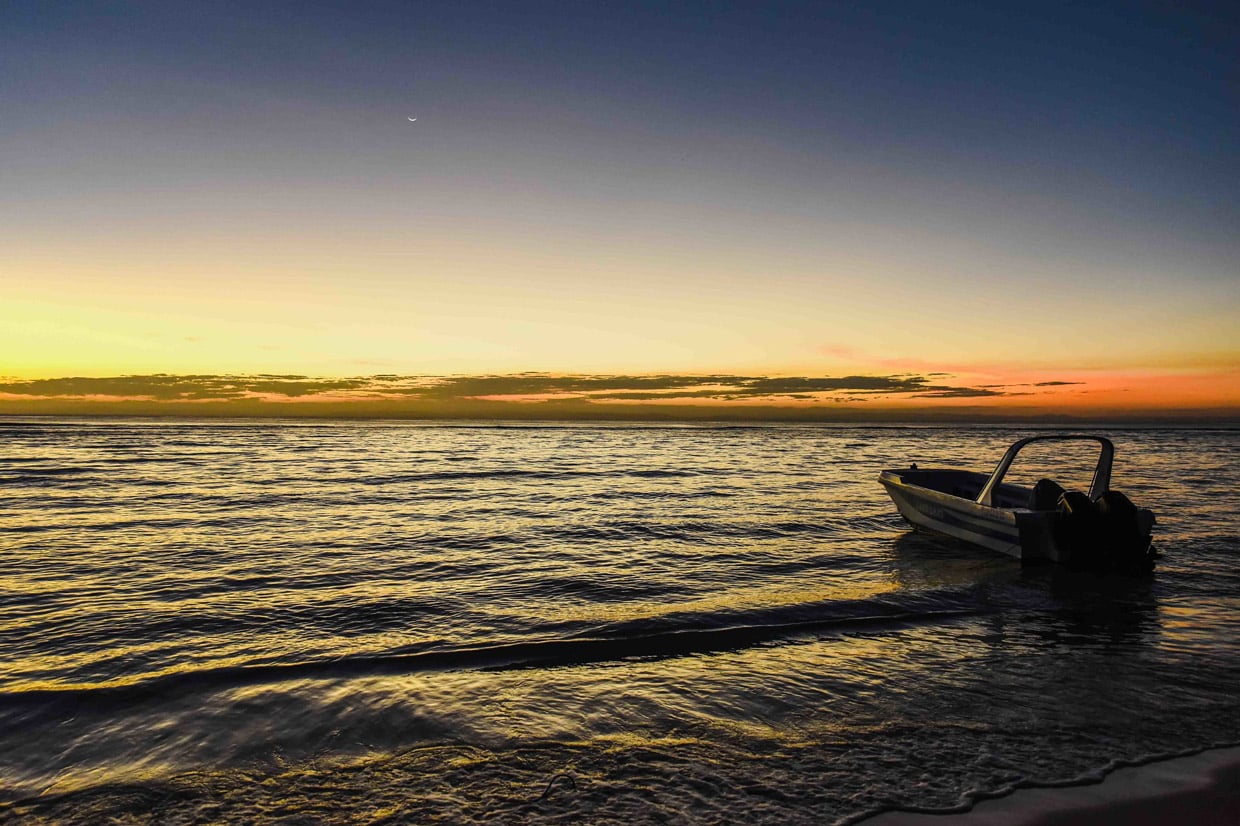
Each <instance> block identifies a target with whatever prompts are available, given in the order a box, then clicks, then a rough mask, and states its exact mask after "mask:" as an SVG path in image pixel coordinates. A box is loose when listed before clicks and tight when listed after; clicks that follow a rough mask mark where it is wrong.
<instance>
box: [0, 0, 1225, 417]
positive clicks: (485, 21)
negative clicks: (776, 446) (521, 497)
mask: <svg viewBox="0 0 1240 826" xmlns="http://www.w3.org/2000/svg"><path fill="white" fill-rule="evenodd" d="M1225 5H1226V4H1214V3H1210V4H1200V5H1197V4H1193V3H1148V4H1145V3H1085V4H1071V5H1068V4H1053V3H1044V2H1038V3H1028V4H1008V3H990V2H987V3H975V4H974V3H951V4H944V3H937V2H935V3H908V2H902V3H887V2H867V3H838V4H837V3H829V2H814V3H790V2H778V0H765V1H764V2H750V3H726V2H713V3H706V2H701V3H697V2H666V3H626V2H585V1H584V0H579V1H578V2H518V1H517V0H513V1H512V2H496V3H492V2H469V0H454V2H446V3H440V2H338V3H328V2H288V3H279V2H270V3H250V2H235V3H234V2H206V1H205V0H197V1H196V2H175V1H172V0H159V2H116V3H111V2H89V3H75V2H58V3H47V2H25V1H24V0H15V2H8V3H5V4H3V5H2V6H0V413H12V412H23V411H27V410H29V411H32V412H56V411H57V410H61V409H64V410H68V411H70V412H73V411H81V410H85V409H86V408H84V407H82V404H83V403H85V402H86V401H91V400H93V401H91V403H92V404H96V403H100V402H106V401H108V400H111V399H131V400H133V399H137V400H148V401H149V402H150V403H151V404H169V403H189V402H194V401H196V400H197V401H202V400H211V399H215V400H224V401H227V400H234V401H235V400H237V399H242V400H244V399H249V400H251V401H253V402H255V403H257V402H258V401H259V400H262V402H263V403H268V402H271V401H279V400H285V401H300V402H303V403H304V402H306V401H308V400H313V399H314V398H316V397H317V396H316V394H322V393H326V394H327V395H326V396H324V397H323V398H324V399H327V398H330V399H331V400H332V403H333V404H337V405H342V404H347V403H348V402H349V401H358V402H359V403H363V402H364V400H365V399H371V400H374V399H379V398H403V399H409V398H411V397H416V398H431V397H438V396H436V394H439V396H443V395H444V394H446V393H447V392H448V390H449V389H450V390H452V392H455V393H458V397H459V398H467V399H480V400H490V401H503V400H506V399H507V400H520V401H522V402H525V403H529V404H535V403H539V402H541V401H543V400H545V399H552V401H564V400H567V399H576V400H577V401H578V402H588V403H590V404H593V405H596V406H597V405H606V404H618V403H625V404H631V403H643V404H644V403H649V402H651V401H653V402H656V403H658V402H661V401H668V402H669V403H670V401H671V400H673V399H679V402H677V403H686V404H689V403H693V404H733V405H745V404H750V405H793V406H796V405H806V404H819V405H826V406H831V405H836V406H840V405H843V406H850V405H870V406H875V405H884V404H890V405H896V406H900V405H903V406H906V407H926V408H934V407H938V406H953V405H954V406H958V407H959V406H962V405H965V406H969V407H970V409H971V408H972V407H975V406H982V407H987V406H999V407H1005V406H1006V407H1007V408H1010V409H1013V410H1015V409H1020V410H1025V411H1033V412H1036V411H1039V410H1044V411H1047V412H1064V411H1068V412H1073V411H1077V412H1080V411H1085V412H1088V411H1094V412H1101V413H1110V412H1117V411H1120V412H1122V411H1164V412H1169V413H1174V412H1177V411H1186V410H1192V411H1216V412H1217V411H1222V412H1224V413H1229V414H1240V70H1238V56H1240V13H1238V12H1236V11H1235V10H1234V7H1233V10H1231V11H1222V9H1224V7H1225ZM410 118H416V121H411V120H410ZM518 373H535V374H539V375H540V376H541V378H538V380H537V381H535V382H534V385H530V384H529V383H528V382H527V383H526V384H521V382H520V381H518V380H517V378H516V377H514V376H513V375H512V374H518ZM154 374H163V375H164V376H165V378H150V377H151V376H153V375H154ZM168 376H172V377H186V376H190V377H194V378H192V379H176V380H175V381H173V383H172V384H169V381H170V380H169V379H168V378H167V377H168ZM261 376H266V377H267V378H266V379H263V378H255V377H261ZM359 376H361V377H368V378H367V379H365V380H362V379H355V378H354V377H359ZM121 377H148V378H146V379H141V378H130V379H126V380H122V378H121ZM272 377H284V378H283V379H280V380H283V381H285V385H281V387H282V388H283V389H280V388H276V389H272V386H270V382H271V381H275V380H277V379H273V378H272ZM288 377H306V378H288ZM384 377H387V378H384ZM423 377H441V378H439V379H425V378H423ZM445 377H447V378H445ZM487 377H490V378H489V379H487ZM587 377H593V379H592V380H593V381H594V382H595V383H594V384H590V383H589V381H587V380H586V379H587ZM609 377H610V378H609ZM626 377H627V378H626ZM643 377H644V378H643ZM651 377H658V379H657V380H655V379H653V378H651ZM70 378H73V379H76V380H77V383H76V384H75V383H73V382H68V381H65V380H67V379H70ZM340 379H352V380H354V381H355V382H356V383H354V384H335V385H332V384H330V381H328V380H340ZM484 379H486V380H490V381H491V382H492V384H489V385H488V384H487V383H486V380H484ZM622 379H624V380H622ZM793 379H799V380H801V381H802V382H806V383H802V384H796V383H795V381H791V382H790V380H793ZM49 380H58V381H59V382H60V383H57V382H56V381H49ZM643 380H644V381H646V384H645V385H643V384H642V381H643ZM777 380H779V381H777ZM92 381H93V382H94V383H92ZM126 381H127V382H128V383H125V382H126ZM324 381H328V383H327V384H324V383H323V382H324ZM764 381H766V382H772V383H769V384H763V383H762V382H764ZM781 381H782V383H780V382H781ZM178 382H179V383H178ZM264 382H267V384H264ZM289 382H292V384H289ZM316 382H317V384H316ZM471 382H472V383H471ZM814 382H817V384H815V383H814ZM866 382H870V383H869V384H867V383H866ZM883 382H887V383H886V384H884V383H883ZM901 382H904V383H903V384H901ZM910 382H911V383H910ZM299 383H300V384H299ZM294 385H296V387H294ZM169 387H179V388H181V389H182V390H183V391H184V392H181V391H176V392H173V393H171V394H169V392H168V388H169ZM290 387H294V390H293V392H291V393H290V392H289V388H290ZM436 387H437V388H439V389H438V390H434V392H430V394H429V395H428V392H429V391H428V390H427V388H436ZM186 388H188V389H186ZM204 388H206V389H205V390H204ZM221 388H222V389H221ZM299 388H300V389H299ZM419 388H420V389H419ZM301 390H305V391H306V392H300V391H301ZM492 391H494V392H492ZM626 392H627V393H629V394H630V395H628V396H623V393H626ZM633 393H637V394H641V393H645V394H646V395H644V396H634V395H631V394H633ZM204 394H205V395H204ZM212 394H215V395H212ZM238 394H240V396H238ZM617 394H620V395H621V396H622V397H620V398H614V396H616V395H617ZM651 394H654V395H653V396H652V395H651ZM594 397H597V398H594ZM604 397H606V398H604ZM75 400H76V401H75ZM60 401H65V402H66V403H68V402H73V404H76V405H77V407H74V406H73V404H68V406H67V407H66V406H63V405H62V407H59V408H58V407H57V406H56V403H59V402H60ZM35 403H37V405H35ZM32 405H34V406H32ZM295 406H296V405H289V407H295ZM97 409H98V405H97V404H96V407H92V408H90V410H91V411H96V412H97ZM236 409H238V410H242V408H240V407H238V408H236ZM243 412H244V411H243ZM389 412H390V411H389Z"/></svg>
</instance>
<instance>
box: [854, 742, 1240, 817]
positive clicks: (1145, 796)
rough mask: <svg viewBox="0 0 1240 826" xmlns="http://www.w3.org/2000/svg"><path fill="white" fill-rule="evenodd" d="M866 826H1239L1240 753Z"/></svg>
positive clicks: (1205, 755) (1162, 764)
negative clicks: (958, 810) (1186, 825)
mask: <svg viewBox="0 0 1240 826" xmlns="http://www.w3.org/2000/svg"><path fill="white" fill-rule="evenodd" d="M862 822H863V823H864V824H865V826H982V824H1001V826H1085V825H1086V824H1089V825H1090V826H1107V824H1126V826H1163V825H1164V824H1184V823H1191V824H1194V826H1215V824H1218V825H1219V826H1223V825H1224V824H1226V826H1234V824H1237V823H1240V748H1227V749H1214V750H1211V751H1206V752H1202V753H1201V754H1196V755H1193V756H1191V757H1180V758H1175V759H1172V760H1164V761H1159V762H1156V763H1149V764H1147V765H1144V766H1136V767H1132V768H1122V769H1117V770H1116V771H1114V772H1112V773H1111V774H1109V775H1107V777H1106V778H1105V780H1103V782H1101V783H1094V784H1090V785H1084V786H1068V787H1058V788H1041V789H1039V788H1031V789H1019V790H1017V791H1016V792H1014V793H1012V794H1010V795H1008V796H1006V797H1002V798H997V799H994V800H983V801H981V802H979V803H977V804H976V805H975V806H974V807H973V809H972V810H971V811H969V812H964V813H960V814H913V813H907V812H887V813H885V814H881V815H878V816H876V817H873V818H868V819H866V820H864V821H862Z"/></svg>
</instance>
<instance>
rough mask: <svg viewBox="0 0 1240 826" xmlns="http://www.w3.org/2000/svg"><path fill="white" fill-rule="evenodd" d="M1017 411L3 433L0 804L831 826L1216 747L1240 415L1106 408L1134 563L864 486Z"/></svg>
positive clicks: (62, 424) (13, 810)
mask: <svg viewBox="0 0 1240 826" xmlns="http://www.w3.org/2000/svg"><path fill="white" fill-rule="evenodd" d="M1029 432H1030V431H1028V430H1021V429H1016V428H1001V427H973V428H925V427H856V428H854V427H808V426H772V427H713V426H684V427H650V426H632V425H579V426H571V425H547V426H496V425H485V424H479V425H476V426H471V425H437V424H425V423H420V424H404V423H378V424H376V423H365V424H358V423H339V424H336V423H328V424H298V423H246V422H207V423H202V422H160V421H151V422H148V421H71V420H59V421H51V420H43V421H36V422H31V421H18V420H8V421H0V437H2V438H3V451H2V452H0V651H2V652H3V654H0V819H6V818H13V819H25V818H32V819H36V818H40V817H46V818H51V819H64V820H75V819H80V820H86V821H90V820H97V819H104V818H107V817H112V816H117V815H119V814H124V815H126V816H129V817H133V818H136V819H139V820H141V819H144V818H149V819H151V820H161V819H164V818H167V817H173V816H175V817H178V818H181V819H189V820H193V819H201V820H224V821H233V822H240V821H244V820H252V819H255V818H278V817H284V816H289V815H298V816H303V817H308V818H310V819H314V818H330V819H333V820H342V821H358V822H369V821H372V820H375V819H377V818H389V819H391V820H394V821H402V820H406V821H411V822H413V821H424V820H429V819H432V818H434V817H440V818H444V819H447V820H449V821H452V822H469V821H474V820H478V821H511V820H529V819H538V820H546V821H556V822H566V823H567V822H577V821H580V820H594V821H607V820H612V819H619V818H624V819H629V820H633V821H635V822H648V821H656V822H665V821H667V820H675V821H677V822H718V821H723V820H735V819H736V818H737V817H738V816H744V817H745V818H747V819H751V820H754V821H757V822H780V823H785V822H796V823H800V822H805V823H823V822H833V821H834V822H850V821H853V820H857V819H860V818H862V817H863V816H864V815H865V814H866V813H870V812H874V811H879V810H882V809H887V808H898V807H904V808H914V809H916V808H922V809H950V808H953V807H960V806H963V805H967V804H968V801H969V800H970V799H971V798H972V797H973V796H975V795H977V794H985V793H993V792H996V791H1000V790H1003V789H1005V788H1008V787H1010V786H1012V785H1013V784H1016V783H1022V782H1024V783H1030V782H1032V783H1054V782H1062V781H1069V780H1073V779H1077V778H1080V777H1082V776H1088V775H1090V774H1097V773H1099V772H1104V771H1106V770H1108V769H1109V768H1112V767H1114V766H1115V765H1117V764H1118V763H1122V762H1128V761H1139V760H1144V759H1148V758H1151V757H1157V756H1164V755H1171V754H1179V753H1184V752H1189V751H1193V750H1199V749H1202V748H1206V747H1211V746H1216V745H1224V744H1236V743H1240V696H1238V695H1240V693H1238V692H1237V691H1236V688H1235V687H1236V686H1237V685H1240V572H1238V568H1237V561H1238V557H1240V539H1238V538H1237V528H1238V526H1240V517H1237V514H1238V513H1240V461H1238V460H1240V440H1238V439H1237V436H1238V435H1240V432H1238V431H1235V430H1228V429H1215V430H1174V429H1142V430H1123V429H1111V430H1106V431H1103V432H1105V433H1106V434H1107V435H1109V436H1111V438H1112V439H1114V441H1115V442H1116V445H1117V461H1116V469H1115V476H1114V479H1113V484H1114V486H1115V487H1117V488H1119V489H1121V490H1124V491H1125V492H1127V493H1129V495H1130V496H1131V497H1132V498H1133V499H1134V500H1135V501H1137V502H1138V504H1142V505H1145V506H1148V507H1151V508H1152V509H1153V510H1155V511H1156V512H1157V514H1158V526H1157V527H1156V530H1155V536H1156V541H1157V544H1158V546H1159V549H1160V550H1161V551H1162V553H1163V558H1162V559H1161V560H1160V561H1159V567H1158V570H1157V571H1156V572H1155V574H1154V575H1153V576H1152V577H1148V578H1142V579H1129V578H1122V577H1106V578H1099V577H1094V576H1089V575H1078V574H1071V573H1069V572H1066V571H1062V570H1058V569H1055V568H1047V567H1025V568H1022V567H1021V566H1020V564H1019V563H1017V562H1014V561H1012V560H1010V559H1007V558H1005V557H1001V556H997V555H994V554H991V553H989V552H986V551H978V550H971V549H969V548H967V547H963V546H959V545H956V544H954V543H951V542H949V541H946V540H937V539H933V538H927V537H924V536H922V535H916V534H911V533H909V532H908V529H907V526H906V525H905V524H903V523H902V522H901V520H900V519H899V517H898V516H897V515H896V513H895V509H894V507H893V506H892V505H891V503H890V501H889V500H888V499H887V498H886V496H885V494H884V493H883V491H882V489H881V487H880V486H879V485H878V484H877V482H876V477H877V474H878V472H879V471H880V470H881V469H883V468H887V467H902V466H906V465H907V464H908V463H909V462H910V461H916V462H918V463H919V464H920V465H921V466H922V467H928V466H934V465H946V466H960V467H969V468H974V469H984V470H989V469H991V468H992V467H993V465H994V463H995V462H996V461H997V460H998V457H999V456H1000V454H1001V453H1002V451H1003V449H1004V448H1005V447H1006V446H1007V445H1008V444H1009V443H1010V442H1012V441H1013V440H1014V439H1016V438H1018V437H1020V436H1022V435H1028V433H1029ZM1044 458H1046V459H1047V460H1048V461H1049V460H1052V459H1054V458H1056V457H1053V456H1049V457H1044ZM1078 465H1079V463H1078ZM1076 470H1077V471H1079V470H1080V468H1079V467H1077V468H1076Z"/></svg>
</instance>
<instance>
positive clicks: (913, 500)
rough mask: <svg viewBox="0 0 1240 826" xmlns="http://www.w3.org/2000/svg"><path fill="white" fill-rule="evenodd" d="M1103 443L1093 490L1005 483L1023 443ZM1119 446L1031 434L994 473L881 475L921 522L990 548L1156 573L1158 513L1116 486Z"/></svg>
mask: <svg viewBox="0 0 1240 826" xmlns="http://www.w3.org/2000/svg"><path fill="white" fill-rule="evenodd" d="M1051 441H1063V442H1076V441H1093V442H1096V443H1098V445H1099V452H1098V464H1097V467H1096V468H1095V469H1094V475H1093V481H1092V482H1091V483H1090V487H1089V491H1088V493H1084V492H1081V491H1079V490H1065V489H1064V488H1063V487H1062V486H1061V485H1060V484H1059V483H1057V482H1055V481H1054V480H1052V479H1041V480H1039V481H1038V482H1037V483H1036V484H1035V485H1034V487H1033V488H1026V487H1022V486H1019V485H1014V484H1008V483H1005V482H1004V481H1003V479H1004V476H1006V475H1007V472H1008V469H1009V468H1011V466H1012V462H1013V461H1014V460H1015V459H1016V456H1017V454H1018V453H1020V451H1021V449H1022V448H1023V447H1025V446H1026V445H1028V444H1031V443H1033V442H1051ZM1114 459H1115V445H1114V444H1112V442H1111V440H1110V439H1107V438H1105V437H1103V436H1094V435H1084V434H1061V435H1041V436H1028V437H1026V438H1023V439H1020V440H1018V441H1016V442H1014V443H1013V444H1012V446H1011V447H1009V448H1008V449H1007V452H1005V453H1004V454H1003V458H1002V459H1000V460H999V464H998V465H997V466H996V467H995V469H994V471H993V472H992V473H990V474H986V473H983V472H978V471H971V470H960V469H956V468H945V469H932V468H926V469H921V468H918V467H917V465H916V464H913V465H911V466H910V467H908V468H907V469H902V470H884V471H882V473H880V474H879V477H878V481H879V482H881V483H882V485H883V487H884V488H886V490H887V493H888V494H889V495H890V496H891V499H892V501H893V502H895V505H896V508H897V509H898V510H899V511H900V515H901V516H903V517H904V518H905V519H906V520H907V521H908V522H909V523H910V524H911V525H912V526H913V527H914V528H918V529H920V530H923V531H929V532H931V533H935V534H940V535H943V536H948V537H952V538H954V539H958V540H962V541H964V542H967V543H969V544H971V545H976V546H980V547H983V548H988V549H990V550H992V551H998V552H1000V553H1003V554H1007V555H1008V556H1013V557H1016V558H1017V559H1019V560H1021V561H1022V562H1054V563H1059V564H1062V565H1065V566H1067V567H1070V568H1076V569H1088V570H1103V571H1110V570H1119V571H1127V572H1148V571H1151V570H1153V568H1154V559H1155V558H1156V555H1157V554H1156V552H1155V550H1154V546H1153V544H1152V542H1151V532H1152V530H1153V527H1154V522H1155V518H1154V514H1153V513H1152V512H1151V511H1149V510H1148V509H1146V508H1138V507H1137V506H1135V505H1134V504H1133V503H1132V502H1131V500H1129V499H1128V497H1127V496H1125V495H1124V494H1123V493H1120V492H1119V491H1114V490H1111V466H1112V463H1113V462H1114Z"/></svg>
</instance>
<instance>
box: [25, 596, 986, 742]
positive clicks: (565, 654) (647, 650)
mask: <svg viewBox="0 0 1240 826" xmlns="http://www.w3.org/2000/svg"><path fill="white" fill-rule="evenodd" d="M994 610H995V609H993V608H991V607H990V606H988V605H986V604H985V603H984V602H983V601H981V600H979V599H978V597H977V594H976V592H975V591H974V590H973V589H963V590H960V591H956V592H945V593H938V594H935V593H924V594H921V595H918V596H912V597H910V596H908V595H900V596H898V597H897V596H892V597H878V598H874V599H866V600H856V601H844V602H841V601H830V602H820V603H802V604H798V605H791V606H780V607H778V608H760V609H747V610H739V611H707V612H683V613H677V614H669V615H664V616H662V617H655V618H647V619H641V620H629V621H624V622H619V623H613V624H604V625H599V626H595V627H593V628H591V629H588V630H586V631H585V632H584V633H580V634H578V635H574V636H566V637H558V638H557V637H552V638H542V639H532V640H517V641H505V642H495V643H490V644H481V645H467V646H454V647H444V648H435V647H430V648H428V647H418V648H411V649H397V650H393V651H389V652H382V653H376V654H353V655H345V656H340V657H333V658H330V659H316V660H308V661H301V662H282V663H256V664H246V665H234V666H222V667H217V668H206V669H199V670H193V671H180V672H175V673H168V674H162V675H159V676H155V677H150V678H147V679H144V680H141V681H138V682H130V683H124V684H102V685H92V686H76V687H65V688H46V689H30V690H24V691H12V692H6V693H0V712H16V713H18V714H21V715H22V716H25V713H32V714H36V715H40V716H41V715H43V714H52V715H56V714H63V713H66V712H72V711H73V710H74V709H76V708H77V707H78V706H79V704H81V703H83V702H89V703H90V704H91V708H99V707H101V706H102V705H109V706H125V705H129V704H132V703H136V702H141V701H142V700H144V699H148V698H157V697H161V696H168V695H170V694H176V693H181V692H193V691H202V690H222V689H231V688H238V687H243V686H248V685H257V684H266V683H279V682H285V681H289V680H305V679H319V680H322V679H352V678H358V677H373V676H384V675H405V674H417V673H426V672H434V671H465V670H491V671H494V670H512V669H523V668H556V667H568V666H576V665H588V664H597V663H605V662H616V661H621V660H631V659H662V658H667V657H683V656H693V655H701V654H711V653H717V652H721V651H731V650H740V649H744V648H749V647H752V646H755V645H761V644H767V643H771V642H776V641H780V640H786V641H790V640H792V639H795V638H797V637H803V636H806V635H819V634H830V633H835V632H841V633H842V632H850V633H856V632H869V633H883V632H893V631H899V630H902V629H905V628H913V627H919V626H924V625H928V624H936V623H943V622H950V621H954V620H957V619H961V618H966V617H973V616H979V615H982V614H988V613H993V611H994ZM535 630H537V629H535ZM26 719H29V718H26Z"/></svg>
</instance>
